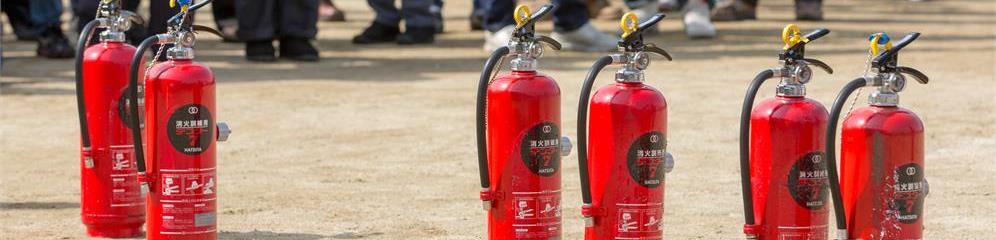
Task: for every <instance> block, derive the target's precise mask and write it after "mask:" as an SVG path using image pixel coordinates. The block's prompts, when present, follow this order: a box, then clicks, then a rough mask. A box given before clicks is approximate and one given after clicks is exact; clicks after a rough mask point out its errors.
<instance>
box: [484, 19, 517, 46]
mask: <svg viewBox="0 0 996 240" xmlns="http://www.w3.org/2000/svg"><path fill="white" fill-rule="evenodd" d="M513 31H515V26H513V25H508V26H505V27H503V28H501V29H499V30H498V31H497V32H491V31H484V51H488V52H492V51H494V50H495V49H498V48H500V47H504V46H508V41H511V40H512V32H513Z"/></svg>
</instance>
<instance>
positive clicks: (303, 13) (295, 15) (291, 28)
mask: <svg viewBox="0 0 996 240" xmlns="http://www.w3.org/2000/svg"><path fill="white" fill-rule="evenodd" d="M318 1H319V0H280V2H281V4H280V6H279V7H277V11H279V12H278V13H277V14H279V17H278V18H277V19H278V20H277V21H278V23H277V24H278V27H279V29H278V32H277V35H278V37H279V38H280V57H281V58H288V59H292V60H298V61H318V50H317V49H315V46H313V45H312V44H311V40H312V39H314V38H315V35H317V34H318Z"/></svg>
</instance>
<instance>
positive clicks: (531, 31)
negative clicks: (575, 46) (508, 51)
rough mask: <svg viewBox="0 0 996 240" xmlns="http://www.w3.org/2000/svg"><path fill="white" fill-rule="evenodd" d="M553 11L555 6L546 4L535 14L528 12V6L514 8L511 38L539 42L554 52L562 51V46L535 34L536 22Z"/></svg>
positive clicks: (553, 40) (555, 41) (551, 39)
mask: <svg viewBox="0 0 996 240" xmlns="http://www.w3.org/2000/svg"><path fill="white" fill-rule="evenodd" d="M554 9H556V6H555V5H553V4H546V5H543V6H542V7H540V9H539V10H537V11H536V12H535V13H532V12H531V11H530V10H529V6H527V5H525V4H521V5H519V6H517V7H515V12H513V13H512V18H513V19H515V31H513V32H512V37H514V38H518V39H521V40H525V41H536V42H541V43H544V44H547V45H549V46H550V48H553V49H554V50H560V49H562V48H563V44H561V43H560V42H558V41H557V40H555V39H553V38H550V37H547V36H542V35H537V34H536V22H538V21H539V20H540V19H543V17H544V16H546V15H547V14H549V13H551V12H553V10H554Z"/></svg>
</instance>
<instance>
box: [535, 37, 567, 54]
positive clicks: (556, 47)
mask: <svg viewBox="0 0 996 240" xmlns="http://www.w3.org/2000/svg"><path fill="white" fill-rule="evenodd" d="M536 41H537V42H541V43H546V44H547V45H550V48H553V50H560V49H561V48H563V44H560V42H558V41H557V40H556V39H553V38H551V37H547V36H543V35H537V36H536Z"/></svg>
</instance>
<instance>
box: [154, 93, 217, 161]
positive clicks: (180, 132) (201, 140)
mask: <svg viewBox="0 0 996 240" xmlns="http://www.w3.org/2000/svg"><path fill="white" fill-rule="evenodd" d="M166 125H167V129H166V135H168V136H169V142H170V143H171V144H172V145H173V148H175V149H176V150H177V151H179V152H181V153H184V154H187V155H197V154H200V153H202V152H204V151H206V150H207V149H208V147H210V146H211V142H213V141H212V140H214V139H212V138H213V137H214V120H212V119H211V112H210V111H209V110H208V108H207V107H205V106H204V105H200V104H187V105H183V106H182V107H179V108H177V109H176V110H174V111H173V114H171V115H170V116H169V122H167V123H166Z"/></svg>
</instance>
